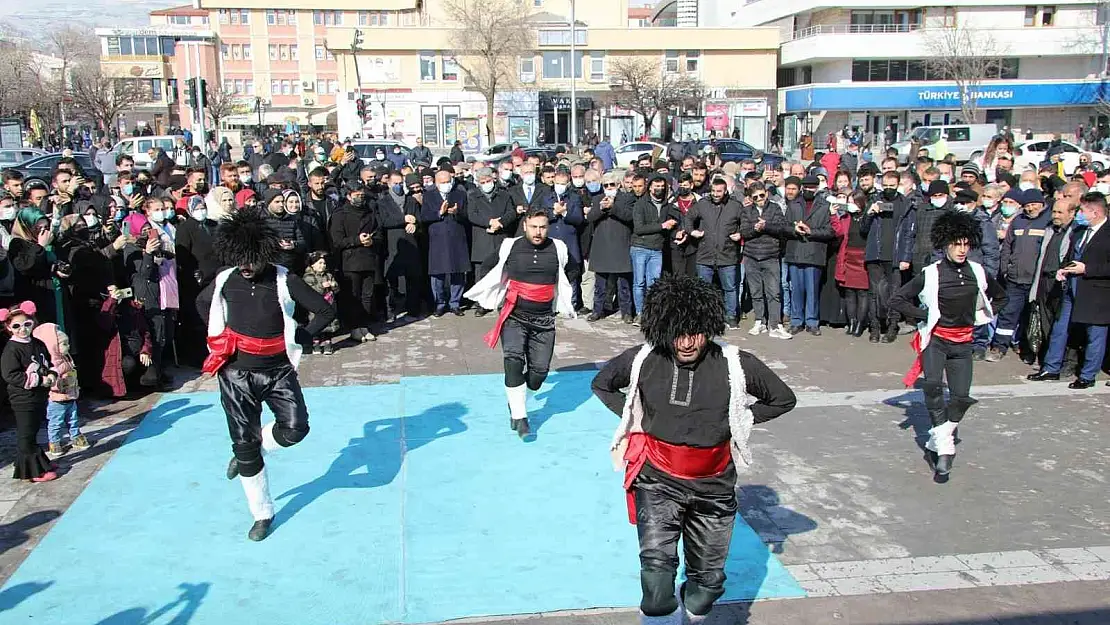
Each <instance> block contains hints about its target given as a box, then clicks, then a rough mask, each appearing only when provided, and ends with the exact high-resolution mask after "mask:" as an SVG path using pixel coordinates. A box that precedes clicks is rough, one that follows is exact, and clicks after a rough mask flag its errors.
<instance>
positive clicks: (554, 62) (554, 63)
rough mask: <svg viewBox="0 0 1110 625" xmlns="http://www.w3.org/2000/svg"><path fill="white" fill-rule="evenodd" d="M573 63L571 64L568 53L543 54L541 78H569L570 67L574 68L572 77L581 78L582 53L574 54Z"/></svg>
mask: <svg viewBox="0 0 1110 625" xmlns="http://www.w3.org/2000/svg"><path fill="white" fill-rule="evenodd" d="M574 56H575V61H576V62H575V63H571V59H570V52H569V51H568V52H544V53H543V77H544V78H551V79H560V78H570V72H571V67H572V66H573V67H574V77H575V78H581V77H582V57H583V53H581V52H575V54H574Z"/></svg>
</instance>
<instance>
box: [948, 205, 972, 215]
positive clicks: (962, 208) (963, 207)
mask: <svg viewBox="0 0 1110 625" xmlns="http://www.w3.org/2000/svg"><path fill="white" fill-rule="evenodd" d="M953 206H954V207H955V209H956V210H958V211H960V212H961V213H970V212H971V211H973V210H975V207H974V206H968V205H967V204H955V205H953Z"/></svg>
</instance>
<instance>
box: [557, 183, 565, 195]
mask: <svg viewBox="0 0 1110 625" xmlns="http://www.w3.org/2000/svg"><path fill="white" fill-rule="evenodd" d="M566 192H567V185H565V184H559V183H555V194H556V195H562V194H564V193H566Z"/></svg>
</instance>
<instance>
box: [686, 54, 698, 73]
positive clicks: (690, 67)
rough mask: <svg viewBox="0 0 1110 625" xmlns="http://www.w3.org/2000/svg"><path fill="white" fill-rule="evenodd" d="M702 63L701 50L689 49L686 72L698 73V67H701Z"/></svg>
mask: <svg viewBox="0 0 1110 625" xmlns="http://www.w3.org/2000/svg"><path fill="white" fill-rule="evenodd" d="M700 64H701V52H700V51H698V50H687V51H686V73H687V74H696V73H698V67H700Z"/></svg>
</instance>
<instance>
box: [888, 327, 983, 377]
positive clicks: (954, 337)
mask: <svg viewBox="0 0 1110 625" xmlns="http://www.w3.org/2000/svg"><path fill="white" fill-rule="evenodd" d="M974 331H975V328H973V327H970V326H969V327H964V328H942V327H940V326H934V327H933V332H932V334H931V336H934V337H938V338H942V339H944V340H946V341H948V342H949V343H970V342H971V339H972V333H973V332H974ZM910 347H912V348H913V351H914V353H915V354H917V357H916V358H914V361H913V364H912V365H910V370H909V371H907V372H906V375H904V376H902V384H905V385H906V387H907V388H909V387H912V386H913V383H914V382H915V381H916V380H917V378H919V377H920V376H921V351H922V347H921V333H920V332H917V333H914V335H913V341H912V342H910Z"/></svg>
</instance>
